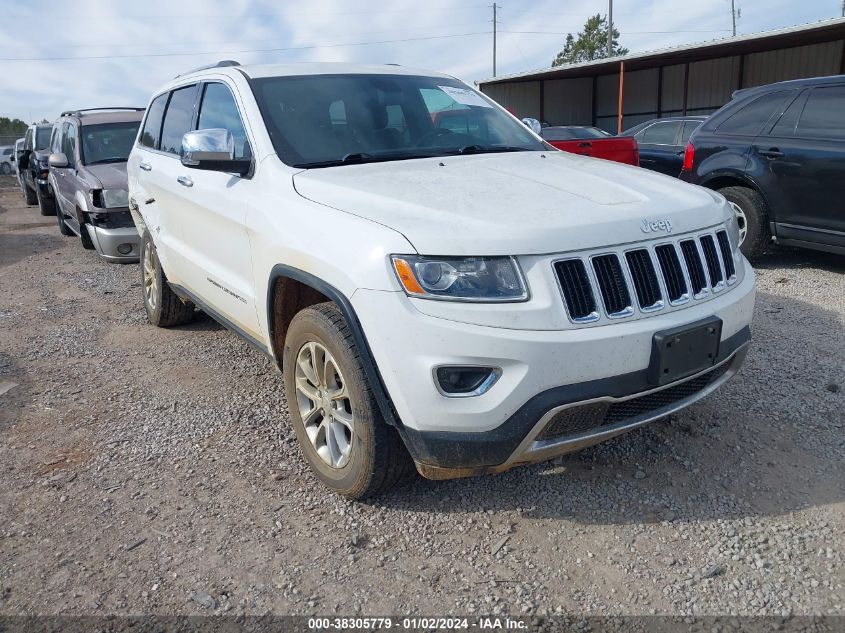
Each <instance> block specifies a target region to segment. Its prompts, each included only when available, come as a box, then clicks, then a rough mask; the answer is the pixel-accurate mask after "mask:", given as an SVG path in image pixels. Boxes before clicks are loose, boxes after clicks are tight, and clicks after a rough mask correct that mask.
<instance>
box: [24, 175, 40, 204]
mask: <svg viewBox="0 0 845 633" xmlns="http://www.w3.org/2000/svg"><path fill="white" fill-rule="evenodd" d="M21 189H22V192H21V193H23V199H24V200H25V201H26V203H27V204H29V205H32V204H35V203H36V202H38V198H37V196H36V195H35V192H34V191H33V190H32V189H30V188H29V187H27V185H26V181H25V180H24V179H23V178H21Z"/></svg>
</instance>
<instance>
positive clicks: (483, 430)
mask: <svg viewBox="0 0 845 633" xmlns="http://www.w3.org/2000/svg"><path fill="white" fill-rule="evenodd" d="M128 172H129V194H130V205H131V209H132V212H133V214H134V217H135V222H136V225H137V226H138V229H139V232H140V233H141V235H142V238H143V239H142V251H141V261H142V270H143V290H144V305H145V307H146V310H147V314H148V316H149V320H150V322H151V323H153V324H155V325H159V326H170V325H177V324H180V323H185V322H186V321H188V320H189V319H190V318H191V316H192V314H193V312H194V308H195V306H196V307H199V308H201V309H202V310H203V311H205V312H207V313H208V314H210V315H211V316H212V317H214V318H215V319H217V320H218V321H220V322H221V323H222V324H224V325H225V326H227V327H228V328H230V329H231V330H232V331H234V332H235V333H237V334H239V335H240V336H242V337H243V338H245V339H246V340H247V341H249V342H250V343H252V344H253V345H254V346H255V347H257V348H258V349H259V350H261V351H263V352H264V353H265V354H266V355H267V356H269V357H270V358H271V359H272V360H273V361H274V362H275V363H278V364H280V365H281V369H282V372H283V381H284V386H285V391H286V394H287V403H288V410H289V413H290V419H291V421H292V423H293V426H294V428H295V431H296V434H297V436H298V438H299V442H300V444H301V447H302V451H303V453H304V455H305V458H306V459H307V460H308V462H309V463H310V465H311V467H312V468H313V470H314V472H315V473H316V475H317V476H318V477H319V478H320V479H321V480H322V481H323V482H324V483H325V484H326V485H327V486H328V487H330V488H332V489H333V490H335V491H337V492H339V493H341V494H343V495H345V496H347V497H351V498H362V497H366V496H368V495H372V494H376V493H378V492H380V491H382V490H384V489H386V488H387V487H388V486H390V485H391V484H392V483H393V482H395V481H396V480H397V479H398V478H399V477H400V476H401V475H402V473H403V472H405V471H406V470H408V466H409V465H411V464H412V463H413V464H415V465H416V468H417V470H418V471H419V472H420V473H421V474H422V475H424V476H426V477H429V478H435V479H436V478H449V477H459V476H465V475H471V474H477V473H484V472H498V471H503V470H506V469H508V468H511V467H513V466H516V465H518V464H522V463H526V462H533V461H539V460H545V459H549V458H551V457H554V456H557V455H560V454H562V453H566V452H569V451H573V450H577V449H580V448H582V447H585V446H589V445H591V444H595V443H597V442H599V441H602V440H604V439H607V438H610V437H613V436H615V435H618V434H620V433H623V432H625V431H628V430H630V429H633V428H635V427H638V426H641V425H643V424H645V423H647V422H650V421H652V420H655V419H657V418H660V417H662V416H665V415H666V414H668V413H671V412H673V411H677V410H678V409H681V408H683V407H685V406H687V405H689V404H690V403H692V402H694V401H696V400H698V399H699V398H701V397H703V396H705V395H706V394H708V393H710V392H712V391H713V390H714V389H716V388H717V387H718V386H719V385H721V384H722V383H724V382H725V381H727V380H728V379H729V378H730V377H731V376H732V375H733V374H734V373H736V371H737V370H738V369H739V367H740V365H741V364H742V362H743V359H744V357H745V353H746V349H747V345H748V343H749V341H750V329H749V323H750V321H751V317H752V311H753V306H754V274H753V271H752V269H751V267H750V266H749V264H748V262H747V261H746V260H745V259H744V258H743V257H742V255H741V254H740V252H739V250H738V248H737V244H738V241H739V240H738V235H737V225H736V221H735V219H734V213H733V212H732V210H731V208H730V206H728V204H727V203H726V201H725V199H724V198H722V196H720V195H718V194H716V193H714V192H712V191H708V190H706V189H702V188H699V187H694V186H690V185H687V184H684V183H682V182H679V181H678V180H675V179H672V178H669V177H666V176H662V175H659V174H656V173H654V172H650V171H646V170H642V169H638V168H636V167H630V166H625V165H620V164H616V163H611V162H607V161H603V160H597V159H592V158H585V157H580V156H575V155H572V154H568V153H565V152H560V151H556V150H555V149H554V148H552V147H550V146H548V145H547V144H545V143H544V142H543V141H542V140H541V139H540V138H538V137H537V136H536V135H534V133H533V132H531V130H529V129H528V128H527V127H526V126H525V125H523V124H522V123H521V122H520V121H518V120H517V119H515V118H514V117H513V116H511V115H510V114H508V113H507V112H506V111H505V110H504V109H503V108H501V107H500V106H498V105H497V104H496V103H494V102H493V101H491V100H490V99H488V98H487V97H486V96H484V95H483V94H480V93H478V92H476V91H475V90H473V89H472V88H470V87H468V86H467V85H465V84H463V83H461V82H460V81H458V80H456V79H454V78H452V77H449V76H445V75H441V74H437V73H432V72H425V71H418V70H410V69H406V68H402V67H398V66H352V65H341V64H301V65H272V66H240V65H238V64H237V63H236V62H221V63H220V64H217V65H216V66H214V67H209V68H204V69H199V70H196V71H192V72H190V73H187V74H185V75H181V76H179V77H177V78H176V79H174V80H173V81H171V82H170V83H168V84H167V85H165V86H163V87H162V88H161V89H160V90H159V91H158V92H157V93H156V94H155V96H154V97H153V99H152V101H151V102H150V104H149V107H148V108H147V114H146V117H145V120H144V122H143V125H142V126H141V130H140V132H139V135H138V139H137V142H136V144H135V147H134V149H133V150H132V153H131V155H130V158H129V168H128ZM279 417H280V420H281V418H282V415H281V412H280V415H279Z"/></svg>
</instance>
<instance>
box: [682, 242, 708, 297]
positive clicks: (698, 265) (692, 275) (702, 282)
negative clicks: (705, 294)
mask: <svg viewBox="0 0 845 633" xmlns="http://www.w3.org/2000/svg"><path fill="white" fill-rule="evenodd" d="M681 253H683V255H684V262H685V263H686V265H687V272H688V273H689V280H690V288H691V289H692V295H693V296H694V297H697V296H699V295H701V293H702V291H703V290H704V288H705V287H706V286H707V277H706V276H705V274H704V265H703V264H702V262H701V257H700V256H699V254H698V247H697V246H696V245H695V240H682V241H681Z"/></svg>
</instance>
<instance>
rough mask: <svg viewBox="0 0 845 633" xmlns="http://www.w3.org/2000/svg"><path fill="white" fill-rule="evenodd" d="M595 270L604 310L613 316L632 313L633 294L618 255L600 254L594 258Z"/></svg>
mask: <svg viewBox="0 0 845 633" xmlns="http://www.w3.org/2000/svg"><path fill="white" fill-rule="evenodd" d="M593 270H594V271H595V273H596V279H597V280H598V282H599V291H600V292H601V300H602V304H603V305H604V310H605V312H606V313H607V314H608V316H611V317H619V316H628V315H629V314H631V310H632V307H631V295H630V294H629V293H628V283H627V282H626V281H625V274H624V273H623V272H622V264H620V263H619V258H618V257H617V256H616V255H599V256H598V257H594V258H593Z"/></svg>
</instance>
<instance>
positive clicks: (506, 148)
mask: <svg viewBox="0 0 845 633" xmlns="http://www.w3.org/2000/svg"><path fill="white" fill-rule="evenodd" d="M530 151H532V150H530V149H529V148H527V147H518V146H515V145H464V146H463V147H461V148H459V149H456V150H454V152H455V153H456V154H494V153H496V152H530Z"/></svg>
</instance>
